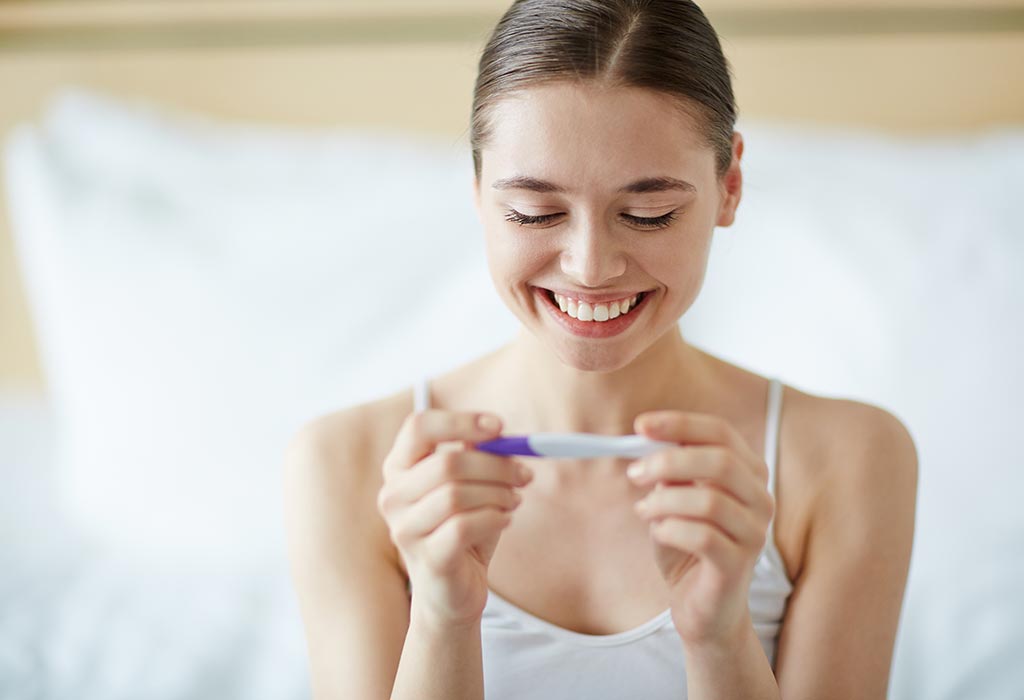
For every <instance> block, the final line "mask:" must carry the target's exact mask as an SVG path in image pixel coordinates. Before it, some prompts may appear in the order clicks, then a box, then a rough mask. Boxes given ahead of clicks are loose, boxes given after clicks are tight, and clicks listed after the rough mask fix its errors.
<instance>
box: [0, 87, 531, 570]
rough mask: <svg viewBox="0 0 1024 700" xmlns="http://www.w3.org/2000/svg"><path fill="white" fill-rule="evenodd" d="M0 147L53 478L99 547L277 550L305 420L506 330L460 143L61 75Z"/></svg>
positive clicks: (139, 551)
mask: <svg viewBox="0 0 1024 700" xmlns="http://www.w3.org/2000/svg"><path fill="white" fill-rule="evenodd" d="M7 155H8V159H7V174H8V182H9V187H10V201H11V208H12V213H13V218H14V222H15V227H14V229H15V234H16V243H17V248H18V252H19V257H20V260H21V263H22V265H23V267H24V276H25V279H26V285H27V287H28V292H29V301H30V303H31V307H32V311H33V315H34V319H35V323H36V329H37V332H38V335H39V346H40V350H41V354H42V358H43V365H44V369H45V373H46V378H47V382H48V384H49V391H50V394H51V398H52V400H53V402H54V405H55V410H56V412H57V415H58V419H59V425H60V429H61V431H62V436H63V440H62V443H61V445H60V447H61V453H62V460H61V466H62V473H63V478H62V481H61V485H62V487H63V488H62V491H63V498H64V500H65V501H66V503H67V504H68V506H69V508H70V511H71V513H72V514H73V517H74V518H75V520H76V522H78V523H79V524H80V525H81V526H82V527H83V528H84V529H85V530H86V531H87V532H90V533H92V534H93V535H94V536H95V537H96V538H97V540H98V541H99V542H100V543H103V544H106V545H109V546H111V547H115V548H118V549H126V550H127V551H130V552H132V553H134V554H136V555H139V556H143V555H152V556H155V557H158V558H166V557H168V556H171V555H174V556H183V557H191V556H199V557H219V558H224V557H228V558H236V559H238V560H240V561H251V560H252V559H253V558H259V557H262V556H265V555H268V554H274V555H279V554H280V550H281V546H282V544H283V537H282V534H281V530H282V528H281V524H280V503H279V502H280V489H279V484H278V482H279V474H280V471H281V463H282V454H283V449H284V446H285V444H286V442H287V439H288V438H289V437H290V436H291V434H293V433H294V431H295V430H296V429H297V428H298V427H299V426H300V425H301V424H302V423H303V422H305V421H307V420H309V419H310V418H311V417H313V416H315V415H319V414H321V413H324V412H327V411H330V410H335V409H337V408H338V407H340V406H343V405H349V404H352V403H357V402H359V401H362V400H365V399H368V398H371V397H375V396H379V395H381V394H383V393H385V392H390V391H392V390H398V389H401V388H402V387H403V386H407V385H408V384H409V383H411V382H412V381H413V380H414V378H415V377H416V376H418V375H419V374H421V373H432V372H437V371H441V369H443V368H447V367H448V366H450V365H452V364H455V363H458V362H459V361H461V360H460V358H463V359H468V358H470V357H472V356H475V355H477V354H479V353H482V352H484V351H486V350H489V349H491V348H492V347H493V346H495V345H496V344H498V343H500V342H501V341H503V340H504V339H506V337H508V336H510V335H511V333H513V332H514V330H515V324H514V323H513V319H512V318H511V316H510V314H508V313H502V311H503V309H504V306H503V305H502V304H501V302H500V300H499V299H498V297H497V295H496V294H493V293H489V292H488V289H490V288H491V285H490V283H489V280H488V278H487V272H486V269H485V266H484V265H483V264H482V257H483V253H482V250H483V247H482V239H481V235H480V233H478V231H477V219H476V213H475V211H474V210H473V207H472V200H471V173H472V165H471V160H470V157H469V154H468V150H467V149H466V148H465V147H464V146H463V145H461V144H450V143H446V142H443V141H441V140H437V141H431V140H429V139H426V138H416V137H412V136H406V135H402V134H397V133H385V132H381V133H364V132H355V131H344V130H338V131H335V132H324V133H321V134H315V135H313V134H302V133H297V132H287V131H278V130H273V129H269V128H264V129H260V128H252V127H241V126H231V127H222V126H218V125H215V124H212V123H208V122H203V121H199V120H196V119H186V118H184V117H177V116H172V115H170V114H162V113H160V112H158V111H156V110H154V109H152V108H147V107H143V106H137V105H131V104H128V103H120V102H117V101H115V100H110V99H105V98H102V97H99V96H94V95H89V94H87V93H81V92H71V93H68V94H65V95H63V96H62V97H61V98H60V99H58V100H57V101H56V103H55V104H54V105H53V106H52V108H51V109H50V111H49V112H48V114H47V116H46V122H45V125H44V126H42V127H41V128H36V127H29V126H26V127H23V128H21V129H20V130H19V131H18V132H16V133H15V134H14V136H13V137H12V138H11V141H10V144H9V149H8V154H7ZM466 289H473V290H474V293H473V294H464V293H463V291H464V290H466ZM470 319H472V324H469V323H467V321H469V320H470Z"/></svg>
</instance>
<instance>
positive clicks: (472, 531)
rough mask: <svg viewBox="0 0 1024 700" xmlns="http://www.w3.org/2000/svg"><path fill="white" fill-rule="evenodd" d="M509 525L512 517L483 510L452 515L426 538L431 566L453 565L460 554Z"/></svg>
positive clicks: (490, 509) (502, 512) (506, 512)
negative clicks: (432, 563) (429, 545)
mask: <svg viewBox="0 0 1024 700" xmlns="http://www.w3.org/2000/svg"><path fill="white" fill-rule="evenodd" d="M511 522H512V514H511V513H510V512H508V511H501V510H497V509H495V508H490V507H484V508H478V509H476V510H468V511H463V512H461V513H456V514H455V515H452V516H451V517H449V518H448V519H447V520H445V521H444V522H443V523H441V525H440V527H438V528H437V529H436V530H434V531H433V532H432V533H431V534H430V535H428V536H427V538H426V541H428V542H431V547H430V548H429V549H428V551H429V552H430V555H431V556H432V557H433V559H434V565H435V566H443V564H444V562H451V561H454V560H455V559H456V558H457V557H458V555H459V553H460V552H462V551H464V550H465V549H467V548H469V547H472V546H473V545H477V544H480V543H481V542H482V541H484V540H486V539H488V538H490V537H493V536H494V533H495V531H496V530H500V529H504V528H505V527H507V526H508V525H509V523H511Z"/></svg>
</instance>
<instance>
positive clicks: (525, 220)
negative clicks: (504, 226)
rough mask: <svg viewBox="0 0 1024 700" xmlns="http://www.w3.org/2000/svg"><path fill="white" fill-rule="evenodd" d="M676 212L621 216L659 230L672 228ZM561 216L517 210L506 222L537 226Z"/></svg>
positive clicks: (509, 211) (631, 222)
mask: <svg viewBox="0 0 1024 700" xmlns="http://www.w3.org/2000/svg"><path fill="white" fill-rule="evenodd" d="M676 211H678V210H673V211H670V212H668V213H667V214H662V215H661V216H633V215H632V214H621V215H620V216H622V218H623V219H625V220H626V222H627V223H630V224H633V225H634V226H640V227H642V228H653V229H657V228H666V227H668V226H670V225H671V224H672V222H673V221H675V219H676ZM559 216H561V214H541V215H539V216H530V215H529V214H521V213H520V212H518V211H516V210H515V209H509V210H508V211H507V212H505V221H511V222H512V223H514V224H518V225H520V226H523V225H537V224H546V223H548V222H549V221H552V220H554V219H555V218H557V217H559Z"/></svg>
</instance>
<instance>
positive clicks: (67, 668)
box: [0, 393, 309, 700]
mask: <svg viewBox="0 0 1024 700" xmlns="http://www.w3.org/2000/svg"><path fill="white" fill-rule="evenodd" d="M52 433H53V424H52V416H51V414H50V411H49V409H48V408H47V406H46V404H45V403H44V402H43V400H42V399H41V398H39V397H34V396H24V395H15V394H10V393H8V394H3V393H0V484H3V488H0V698H2V699H3V700H30V699H32V698H66V699H67V700H72V699H74V700H120V699H124V700H141V699H145V700H171V699H172V698H173V699H175V700H181V699H183V698H195V699H196V700H200V699H202V700H205V699H207V698H209V699H211V700H212V699H213V698H217V699H221V698H251V699H253V700H264V699H265V700H283V699H288V698H306V697H309V683H308V674H307V670H306V657H305V653H306V651H305V642H304V640H303V637H302V629H301V626H300V623H299V616H298V612H297V607H296V602H295V599H294V595H293V592H292V590H291V587H290V584H289V582H288V580H287V574H286V567H285V566H284V565H283V563H282V562H277V563H272V564H269V565H266V566H261V567H259V568H250V569H244V568H240V567H238V566H237V565H235V564H232V565H231V566H222V565H218V563H217V562H215V561H210V562H208V563H206V564H205V565H204V564H201V563H197V564H195V565H194V566H193V567H192V568H190V569H185V568H183V567H182V566H181V565H180V563H177V562H176V563H175V564H174V565H173V566H170V567H167V568H166V569H165V570H161V569H159V568H157V567H156V566H155V565H154V564H153V563H151V562H150V563H146V564H142V563H141V562H136V561H132V560H128V559H126V558H124V557H118V556H114V555H111V554H109V553H104V552H103V551H102V550H100V549H99V548H98V547H97V546H95V545H90V544H89V543H88V542H85V541H83V540H82V539H81V537H79V536H77V535H76V534H75V533H74V531H72V530H71V529H70V528H69V526H68V525H67V523H66V522H65V521H64V520H63V519H62V518H61V517H60V514H59V510H58V508H57V505H56V500H55V498H54V496H53V493H54V492H53V489H52V468H53V462H52V450H51V449H50V445H51V444H52V442H51V440H52V437H53V435H52Z"/></svg>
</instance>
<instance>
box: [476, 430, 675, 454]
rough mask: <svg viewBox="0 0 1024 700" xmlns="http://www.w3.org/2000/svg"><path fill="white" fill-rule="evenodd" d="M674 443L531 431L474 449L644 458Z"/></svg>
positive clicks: (515, 452)
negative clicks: (527, 433)
mask: <svg viewBox="0 0 1024 700" xmlns="http://www.w3.org/2000/svg"><path fill="white" fill-rule="evenodd" d="M666 447H678V445H677V444H676V443H674V442H663V441H661V440H652V439H650V438H647V437H644V436H643V435H594V434H591V433H531V434H529V435H508V436H505V437H500V438H495V439H494V440H487V441H485V442H480V443H477V445H476V449H478V450H482V451H484V452H491V453H493V454H497V455H523V456H526V457H643V456H644V455H647V454H650V453H651V452H656V451H658V450H661V449H664V448H666Z"/></svg>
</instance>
